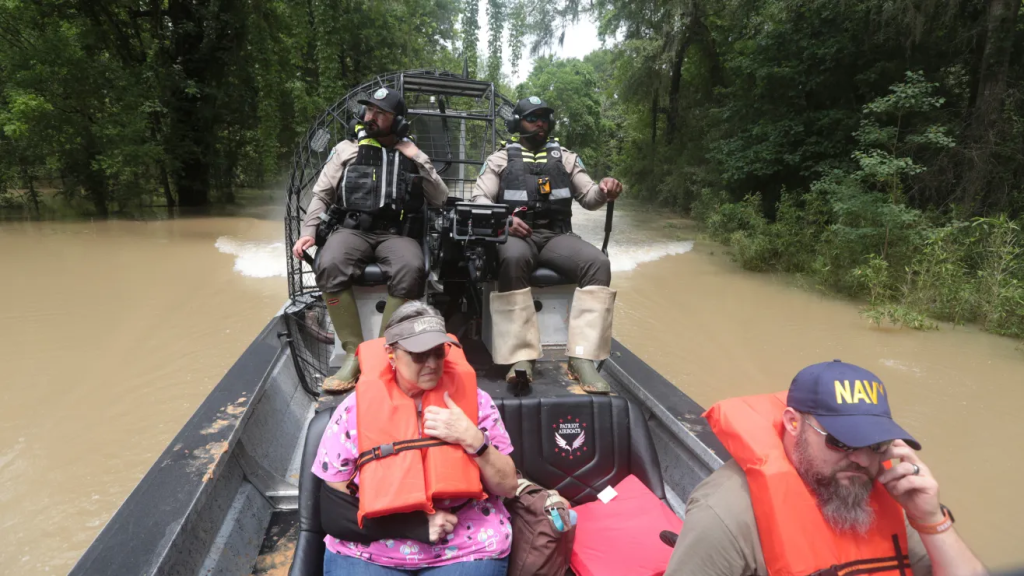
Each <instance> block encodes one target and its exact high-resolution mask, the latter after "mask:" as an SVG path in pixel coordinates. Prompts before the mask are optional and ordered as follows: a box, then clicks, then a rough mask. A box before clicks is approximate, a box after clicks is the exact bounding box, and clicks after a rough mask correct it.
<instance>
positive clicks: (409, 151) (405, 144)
mask: <svg viewBox="0 0 1024 576" xmlns="http://www.w3.org/2000/svg"><path fill="white" fill-rule="evenodd" d="M395 149H396V150H398V151H399V152H401V153H402V156H405V157H406V158H408V159H409V160H412V159H413V157H415V156H416V155H417V154H419V153H420V149H419V147H417V146H416V144H414V143H413V141H412V140H409V139H408V138H407V139H405V140H402V141H401V142H399V143H398V144H395Z"/></svg>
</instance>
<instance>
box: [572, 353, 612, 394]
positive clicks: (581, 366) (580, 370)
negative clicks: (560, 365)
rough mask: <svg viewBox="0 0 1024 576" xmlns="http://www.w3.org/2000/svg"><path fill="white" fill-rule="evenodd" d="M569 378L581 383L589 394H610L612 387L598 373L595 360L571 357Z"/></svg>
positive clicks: (581, 386)
mask: <svg viewBox="0 0 1024 576" xmlns="http://www.w3.org/2000/svg"><path fill="white" fill-rule="evenodd" d="M568 368H569V377H570V378H572V379H573V380H577V381H579V383H580V388H583V391H584V392H586V393H588V394H608V393H610V392H611V391H612V387H611V386H609V385H608V382H606V381H605V379H604V378H602V377H601V375H600V374H598V373H597V367H595V366H594V361H593V360H587V359H586V358H574V357H572V356H569V363H568Z"/></svg>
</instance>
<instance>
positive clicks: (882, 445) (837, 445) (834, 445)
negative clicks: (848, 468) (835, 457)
mask: <svg viewBox="0 0 1024 576" xmlns="http://www.w3.org/2000/svg"><path fill="white" fill-rule="evenodd" d="M804 422H807V425H808V426H810V427H811V428H814V431H815V432H817V433H818V434H821V435H822V436H824V437H825V446H827V447H828V448H829V449H830V450H833V451H835V452H846V453H847V454H849V453H850V452H854V451H857V450H860V448H855V447H853V446H847V445H846V444H843V443H842V442H840V441H839V439H838V438H836V437H835V436H833V435H831V434H829V433H828V432H825V431H824V430H822V429H821V428H818V427H817V426H815V425H814V424H811V421H810V420H807V419H804ZM889 446H892V440H886V441H885V442H877V443H875V444H872V445H870V446H867V448H870V449H871V451H872V452H874V453H875V454H881V453H882V452H885V451H886V450H888V449H889ZM861 448H863V446H862V447H861Z"/></svg>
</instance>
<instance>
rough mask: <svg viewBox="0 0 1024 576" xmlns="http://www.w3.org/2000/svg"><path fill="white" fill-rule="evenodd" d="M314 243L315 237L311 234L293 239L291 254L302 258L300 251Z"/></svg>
mask: <svg viewBox="0 0 1024 576" xmlns="http://www.w3.org/2000/svg"><path fill="white" fill-rule="evenodd" d="M314 244H316V238H313V237H312V236H303V237H302V238H299V239H298V240H296V241H295V246H292V254H293V255H294V256H295V257H296V258H298V259H299V260H302V253H303V252H305V251H306V250H308V249H310V248H312V247H313V245H314Z"/></svg>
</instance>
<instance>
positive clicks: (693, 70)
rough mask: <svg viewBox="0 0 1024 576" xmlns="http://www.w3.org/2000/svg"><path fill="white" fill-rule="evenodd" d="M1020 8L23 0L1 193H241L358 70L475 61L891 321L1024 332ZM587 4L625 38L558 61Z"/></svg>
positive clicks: (1, 197)
mask: <svg viewBox="0 0 1024 576" xmlns="http://www.w3.org/2000/svg"><path fill="white" fill-rule="evenodd" d="M1020 7H1021V5H1020V2H1012V1H1010V0H958V1H955V2H924V3H921V2H909V1H899V2H895V3H894V2H890V1H881V0H866V1H864V2H855V3H848V2H840V3H835V2H828V1H825V0H786V1H779V0H770V1H767V2H766V1H763V0H760V1H756V2H755V1H753V0H726V1H723V2H714V3H711V2H706V1H703V0H668V1H665V0H646V1H640V2H634V1H632V0H630V1H629V2H626V1H623V0H597V1H595V2H580V1H579V0H558V1H555V2H546V3H530V2H526V0H483V1H480V0H414V1H411V2H400V3H379V2H370V1H368V0H306V1H303V2H284V1H278V0H260V1H257V2H239V1H237V0H200V1H184V0H157V1H146V2H127V1H123V0H102V1H92V0H89V1H85V0H38V1H32V2H28V1H27V0H11V1H10V2H7V3H4V4H3V6H0V83H2V92H0V120H2V124H0V125H2V129H3V133H2V137H0V148H2V149H3V151H4V154H2V155H0V184H2V186H0V190H2V192H0V204H2V205H5V206H8V207H10V206H15V207H21V208H22V209H23V210H24V211H25V212H26V213H29V214H36V215H38V214H40V211H41V204H42V205H44V206H45V205H46V204H47V203H63V204H64V205H67V206H70V210H72V211H74V212H77V213H79V214H90V215H101V216H102V215H106V214H109V213H112V212H124V211H130V210H131V209H132V207H133V206H138V205H161V206H167V207H174V206H181V207H193V206H203V205H206V204H208V203H211V202H231V201H233V200H234V199H235V197H236V196H237V195H238V194H240V193H242V192H241V190H242V189H245V188H249V187H260V186H268V185H273V184H275V183H276V182H275V180H276V179H278V178H279V177H280V175H281V174H282V173H283V171H284V170H285V169H286V167H287V162H288V160H289V158H290V156H291V151H292V148H293V145H294V142H295V141H296V139H297V138H298V137H299V136H300V135H301V134H302V132H303V131H304V130H305V127H306V125H307V123H308V121H309V119H310V118H311V117H312V116H313V115H314V114H315V113H316V112H318V111H319V110H321V109H322V108H323V106H325V105H326V104H329V103H332V102H334V101H335V100H337V98H339V97H340V96H341V95H342V94H344V93H345V92H346V91H347V89H349V88H350V87H351V86H353V85H355V84H357V83H359V82H362V81H365V80H366V79H368V78H370V77H372V76H373V75H374V74H378V73H382V72H384V71H388V70H396V69H403V68H433V67H436V68H440V69H448V70H455V71H460V70H462V69H463V66H465V67H466V69H467V70H468V72H469V73H470V75H472V76H473V77H482V78H488V79H491V80H493V81H495V82H497V83H498V84H499V86H500V90H501V91H502V92H503V93H506V94H507V95H510V96H516V97H518V96H524V95H527V94H536V95H539V96H541V97H543V98H545V99H546V100H548V101H549V102H551V103H552V104H553V105H554V106H555V108H556V109H557V110H558V111H559V113H558V121H559V124H558V134H559V135H560V137H561V138H562V142H563V144H565V145H567V146H569V147H571V148H573V149H575V150H576V151H578V152H580V153H581V156H582V157H583V158H584V159H585V162H586V163H587V167H588V169H589V170H590V171H591V172H594V173H595V175H598V176H600V175H604V174H610V173H614V174H615V175H616V176H617V177H618V178H620V179H622V180H623V181H624V182H625V183H626V184H627V186H628V189H629V194H630V195H631V196H633V197H635V198H639V199H641V200H644V201H645V202H649V203H652V204H659V205H665V206H669V207H672V208H675V209H678V210H680V211H683V212H687V213H690V214H691V215H692V216H694V217H695V218H696V219H698V220H700V221H702V222H704V223H705V225H706V226H707V230H708V232H709V233H710V235H711V237H712V238H714V239H716V240H719V241H721V242H723V243H726V244H729V245H731V246H732V247H733V251H734V254H735V255H736V257H737V259H738V260H739V261H740V262H741V263H742V264H743V265H744V266H745V267H747V268H749V269H754V270H780V271H785V272H792V273H798V274H802V275H806V276H808V277H810V278H812V279H813V280H814V282H815V284H817V285H819V286H822V287H824V288H826V289H828V290H832V291H835V292H839V293H843V294H850V295H854V296H857V297H862V298H865V299H867V300H869V302H870V304H871V307H870V309H869V310H868V312H867V313H868V315H869V317H870V318H871V319H873V320H875V321H877V322H883V321H885V322H892V323H895V324H906V325H910V326H914V327H929V326H931V325H933V320H932V319H941V320H952V321H979V322H981V323H982V324H983V325H985V326H986V327H987V328H989V329H990V330H993V331H995V332H998V333H1002V334H1010V335H1016V336H1022V335H1024V267H1022V258H1024V253H1022V248H1021V242H1022V234H1021V230H1020V226H1021V223H1020V220H1019V218H1020V215H1021V212H1022V209H1024V191H1022V186H1024V184H1022V183H1024V179H1022V176H1024V174H1022V172H1024V91H1022V87H1024V30H1022V22H1021V19H1020V17H1019V12H1020ZM582 19H590V20H592V21H594V22H596V23H597V25H598V33H599V36H600V37H601V38H602V39H603V40H604V47H603V48H601V49H598V50H596V51H594V52H592V53H591V54H589V55H588V56H586V57H585V58H584V59H582V60H572V59H568V60H566V59H559V58H556V57H552V56H550V55H548V56H544V55H543V54H545V53H546V54H550V53H551V50H553V49H557V47H558V45H559V44H560V43H561V42H563V41H564V39H565V31H566V28H567V27H569V26H571V25H573V24H574V23H577V22H579V21H580V20H582ZM481 20H483V21H486V23H487V28H488V34H487V35H486V37H482V38H481V40H478V35H479V32H480V25H479V22H480V21H481ZM480 44H482V45H480ZM524 54H525V55H533V56H537V58H536V59H535V60H534V64H533V67H532V70H531V72H530V74H529V75H528V77H527V78H526V80H525V81H524V82H523V83H521V84H519V85H516V86H513V85H512V79H511V77H510V76H509V75H508V73H509V68H508V67H505V68H504V69H503V67H502V66H501V63H502V62H503V61H506V60H507V61H509V62H511V63H512V67H511V72H512V73H513V74H515V73H516V71H517V64H518V63H519V61H520V59H521V57H522V56H523V55H524ZM44 188H46V189H47V190H53V189H56V190H57V195H56V196H53V195H52V192H51V193H50V195H47V194H46V193H43V192H42V189H44Z"/></svg>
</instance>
